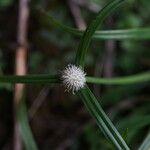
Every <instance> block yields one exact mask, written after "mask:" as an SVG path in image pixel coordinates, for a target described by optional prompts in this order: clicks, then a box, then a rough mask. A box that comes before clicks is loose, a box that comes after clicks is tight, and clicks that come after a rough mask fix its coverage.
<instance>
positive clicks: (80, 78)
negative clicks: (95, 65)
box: [62, 64, 86, 94]
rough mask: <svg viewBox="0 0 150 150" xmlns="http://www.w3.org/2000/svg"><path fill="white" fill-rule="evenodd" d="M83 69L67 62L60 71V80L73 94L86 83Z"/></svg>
mask: <svg viewBox="0 0 150 150" xmlns="http://www.w3.org/2000/svg"><path fill="white" fill-rule="evenodd" d="M85 75H86V74H85V73H84V71H83V70H82V69H81V68H80V67H77V66H75V65H72V64H69V65H68V66H67V67H65V69H64V70H63V71H62V81H63V84H64V86H65V88H66V90H67V91H72V93H73V94H74V93H75V92H76V91H78V90H79V89H81V88H83V87H84V85H85V83H86V78H85Z"/></svg>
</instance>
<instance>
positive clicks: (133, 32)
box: [38, 8, 150, 40]
mask: <svg viewBox="0 0 150 150" xmlns="http://www.w3.org/2000/svg"><path fill="white" fill-rule="evenodd" d="M38 10H39V11H40V12H42V14H44V15H46V16H47V17H48V19H49V23H50V24H51V25H52V26H53V27H55V28H58V29H59V30H61V31H64V32H68V33H70V34H73V35H76V36H82V35H83V33H84V31H81V30H78V29H75V28H71V27H69V26H67V25H65V24H62V23H61V22H59V21H57V20H56V19H55V18H53V17H52V16H51V15H50V14H48V13H46V12H45V11H44V10H42V9H40V8H39V9H38ZM92 39H98V40H107V39H113V40H125V39H132V40H146V39H150V28H149V27H141V28H134V29H119V30H97V31H96V32H95V33H94V35H93V36H92Z"/></svg>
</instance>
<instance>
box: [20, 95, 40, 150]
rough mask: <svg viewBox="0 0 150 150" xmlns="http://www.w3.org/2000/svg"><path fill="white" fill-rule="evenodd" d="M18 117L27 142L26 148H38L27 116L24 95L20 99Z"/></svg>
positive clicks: (31, 149) (23, 136)
mask: <svg viewBox="0 0 150 150" xmlns="http://www.w3.org/2000/svg"><path fill="white" fill-rule="evenodd" d="M17 119H18V122H19V126H20V131H21V136H22V139H23V141H24V144H25V148H26V150H38V148H37V145H36V143H35V141H34V138H33V135H32V132H31V129H30V126H29V123H28V117H27V110H26V105H25V101H24V95H23V96H22V99H21V100H20V103H19V106H18V110H17Z"/></svg>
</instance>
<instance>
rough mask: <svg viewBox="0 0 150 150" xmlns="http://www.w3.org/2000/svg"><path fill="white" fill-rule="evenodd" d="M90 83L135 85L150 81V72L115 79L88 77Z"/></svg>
mask: <svg viewBox="0 0 150 150" xmlns="http://www.w3.org/2000/svg"><path fill="white" fill-rule="evenodd" d="M86 80H87V82H88V83H95V84H115V85H117V84H118V85H121V84H134V83H139V82H146V81H147V82H148V81H150V72H146V73H140V74H137V75H131V76H125V77H114V78H98V77H97V78H96V77H88V76H87V77H86Z"/></svg>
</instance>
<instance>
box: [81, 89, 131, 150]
mask: <svg viewBox="0 0 150 150" xmlns="http://www.w3.org/2000/svg"><path fill="white" fill-rule="evenodd" d="M78 94H79V96H80V98H81V99H82V101H83V102H84V104H85V106H86V107H87V109H88V110H89V112H90V113H91V115H92V116H93V118H94V119H95V120H96V122H97V124H98V126H99V127H100V128H101V130H102V131H103V132H104V134H105V135H106V136H107V137H108V138H109V140H110V141H111V142H112V143H113V144H114V145H115V146H116V148H117V149H119V150H121V149H124V150H129V147H128V146H127V144H126V143H125V141H124V140H123V138H122V137H121V135H120V134H119V132H118V131H117V129H116V128H115V127H114V125H113V124H112V122H111V121H110V119H109V118H108V117H107V115H106V114H105V112H104V111H103V109H102V107H101V106H100V104H99V103H98V101H97V100H96V98H95V97H94V95H93V94H92V92H91V91H90V89H89V88H88V86H86V87H85V88H83V89H81V90H80V91H79V92H78Z"/></svg>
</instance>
